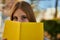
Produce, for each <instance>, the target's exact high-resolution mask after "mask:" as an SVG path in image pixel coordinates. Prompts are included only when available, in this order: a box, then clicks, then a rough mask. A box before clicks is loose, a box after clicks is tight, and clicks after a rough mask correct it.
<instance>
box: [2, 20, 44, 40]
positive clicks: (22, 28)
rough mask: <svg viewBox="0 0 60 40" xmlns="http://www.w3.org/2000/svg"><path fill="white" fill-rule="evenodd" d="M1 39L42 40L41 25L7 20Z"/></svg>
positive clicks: (42, 31)
mask: <svg viewBox="0 0 60 40" xmlns="http://www.w3.org/2000/svg"><path fill="white" fill-rule="evenodd" d="M3 38H6V39H7V40H44V28H43V23H36V22H16V21H9V20H7V21H6V22H5V28H4V33H3Z"/></svg>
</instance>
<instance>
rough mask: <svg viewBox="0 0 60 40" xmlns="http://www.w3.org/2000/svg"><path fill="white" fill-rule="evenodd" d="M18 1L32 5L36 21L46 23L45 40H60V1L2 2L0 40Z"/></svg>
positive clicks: (0, 9) (1, 0)
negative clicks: (12, 8) (6, 21)
mask: <svg viewBox="0 0 60 40" xmlns="http://www.w3.org/2000/svg"><path fill="white" fill-rule="evenodd" d="M16 1H26V2H28V3H29V4H31V6H32V8H33V11H34V13H35V17H36V21H37V22H43V23H44V31H45V32H44V34H45V35H44V36H45V38H44V39H45V40H60V0H0V40H1V38H2V33H3V30H4V22H5V20H10V14H9V12H10V10H11V7H12V5H13V4H14V3H15V2H16Z"/></svg>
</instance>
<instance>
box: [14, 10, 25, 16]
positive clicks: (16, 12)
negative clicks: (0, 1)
mask: <svg viewBox="0 0 60 40" xmlns="http://www.w3.org/2000/svg"><path fill="white" fill-rule="evenodd" d="M14 15H18V16H19V15H26V13H25V12H24V11H23V10H21V9H17V10H16V11H15V13H14Z"/></svg>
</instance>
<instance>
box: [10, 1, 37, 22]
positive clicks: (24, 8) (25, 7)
mask: <svg viewBox="0 0 60 40" xmlns="http://www.w3.org/2000/svg"><path fill="white" fill-rule="evenodd" d="M12 9H13V10H12V13H11V14H12V15H11V20H13V15H14V13H15V11H16V10H17V9H21V10H22V11H24V12H25V13H26V15H27V18H28V20H29V22H36V19H35V16H34V12H33V10H32V7H31V5H30V4H29V3H27V2H25V1H21V2H17V3H16V4H15V5H14V6H13V8H12Z"/></svg>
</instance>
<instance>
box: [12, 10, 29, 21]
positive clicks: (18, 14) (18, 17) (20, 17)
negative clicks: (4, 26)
mask: <svg viewBox="0 0 60 40" xmlns="http://www.w3.org/2000/svg"><path fill="white" fill-rule="evenodd" d="M13 21H19V22H29V20H28V18H27V16H26V13H24V12H23V11H22V10H21V9H17V10H16V11H15V13H14V15H13Z"/></svg>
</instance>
